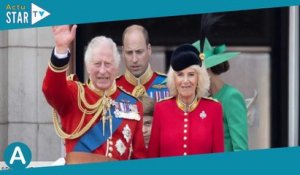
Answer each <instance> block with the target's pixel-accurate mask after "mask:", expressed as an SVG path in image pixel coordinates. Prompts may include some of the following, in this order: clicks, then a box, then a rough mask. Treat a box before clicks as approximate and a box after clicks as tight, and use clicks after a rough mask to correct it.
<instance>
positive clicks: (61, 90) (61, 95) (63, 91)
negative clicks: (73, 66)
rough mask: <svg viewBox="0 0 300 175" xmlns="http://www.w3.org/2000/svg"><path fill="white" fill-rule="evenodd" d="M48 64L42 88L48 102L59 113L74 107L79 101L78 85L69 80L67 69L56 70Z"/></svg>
mask: <svg viewBox="0 0 300 175" xmlns="http://www.w3.org/2000/svg"><path fill="white" fill-rule="evenodd" d="M50 66H51V65H49V66H48V69H47V72H46V75H45V78H44V81H43V86H42V90H43V93H44V95H45V97H46V100H47V101H48V103H49V104H50V105H51V106H52V107H53V108H54V109H56V110H57V111H58V113H59V114H61V113H65V112H66V111H68V110H71V109H74V107H73V106H74V105H75V104H73V103H74V102H77V100H76V98H77V86H76V83H74V82H73V81H67V79H66V70H65V71H56V70H55V68H53V67H50Z"/></svg>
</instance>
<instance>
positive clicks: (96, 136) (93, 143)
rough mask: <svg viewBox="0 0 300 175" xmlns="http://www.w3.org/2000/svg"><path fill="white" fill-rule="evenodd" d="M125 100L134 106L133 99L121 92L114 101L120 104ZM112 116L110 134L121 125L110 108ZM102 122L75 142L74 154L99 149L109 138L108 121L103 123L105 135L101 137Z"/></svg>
mask: <svg viewBox="0 0 300 175" xmlns="http://www.w3.org/2000/svg"><path fill="white" fill-rule="evenodd" d="M124 100H127V101H128V102H129V103H131V104H135V103H136V101H135V100H134V98H132V97H130V96H129V95H128V94H125V93H124V92H122V91H121V93H120V95H119V96H118V97H117V99H116V100H115V101H116V102H122V101H124ZM110 110H111V115H112V132H113V133H114V132H115V131H116V130H117V129H118V128H119V126H120V125H121V123H122V121H123V119H121V118H116V116H115V106H111V108H110ZM102 122H103V121H102V120H100V121H99V122H98V123H97V124H96V125H94V126H93V127H92V128H91V129H89V130H88V131H87V132H86V133H85V134H84V135H83V136H82V137H81V138H80V139H79V141H78V142H77V144H76V145H75V147H74V150H73V151H75V152H93V151H94V150H95V149H97V148H98V147H100V146H101V145H102V144H103V143H105V142H106V140H107V139H108V138H109V137H110V127H109V121H106V122H105V133H104V136H103V123H102Z"/></svg>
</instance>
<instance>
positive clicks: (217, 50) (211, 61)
mask: <svg viewBox="0 0 300 175" xmlns="http://www.w3.org/2000/svg"><path fill="white" fill-rule="evenodd" d="M193 46H194V47H196V48H197V49H198V51H199V52H201V51H200V41H199V40H198V41H196V42H194V43H193ZM225 51H226V46H225V44H222V45H220V46H218V47H212V46H211V45H210V43H209V41H208V40H207V38H205V41H204V48H203V52H202V53H201V54H200V58H201V59H204V65H205V67H206V68H210V67H213V66H215V65H218V64H221V63H223V62H225V61H227V60H229V59H231V58H234V57H235V56H237V55H238V54H239V53H240V52H225ZM203 54H204V57H203Z"/></svg>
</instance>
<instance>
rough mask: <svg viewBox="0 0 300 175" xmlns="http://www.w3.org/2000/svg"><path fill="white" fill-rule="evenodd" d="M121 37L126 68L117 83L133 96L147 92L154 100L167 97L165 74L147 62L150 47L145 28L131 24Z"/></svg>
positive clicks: (150, 51)
mask: <svg viewBox="0 0 300 175" xmlns="http://www.w3.org/2000/svg"><path fill="white" fill-rule="evenodd" d="M122 39H123V47H122V56H123V58H124V61H125V65H126V70H125V73H124V75H122V76H120V77H118V78H117V85H118V86H120V87H121V88H123V89H124V90H126V91H127V92H129V93H131V94H132V95H133V96H135V97H140V96H142V95H145V94H147V95H148V96H150V97H151V98H152V99H153V100H154V101H160V100H162V99H164V98H165V97H168V96H169V91H168V89H167V86H166V75H164V74H161V73H158V72H154V71H153V70H152V69H151V66H150V64H149V61H150V57H151V53H152V49H151V44H150V43H149V35H148V32H147V30H146V29H145V28H144V27H143V26H140V25H131V26H129V27H127V28H126V29H125V30H124V32H123V37H122Z"/></svg>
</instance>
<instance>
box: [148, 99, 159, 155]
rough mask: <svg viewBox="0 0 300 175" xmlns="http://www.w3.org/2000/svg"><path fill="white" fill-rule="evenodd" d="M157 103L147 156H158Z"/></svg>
mask: <svg viewBox="0 0 300 175" xmlns="http://www.w3.org/2000/svg"><path fill="white" fill-rule="evenodd" d="M159 119H160V117H159V104H158V103H156V104H155V108H154V113H153V121H152V129H151V135H150V142H149V148H148V157H160V149H159V148H160V137H159V133H160V122H159Z"/></svg>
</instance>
